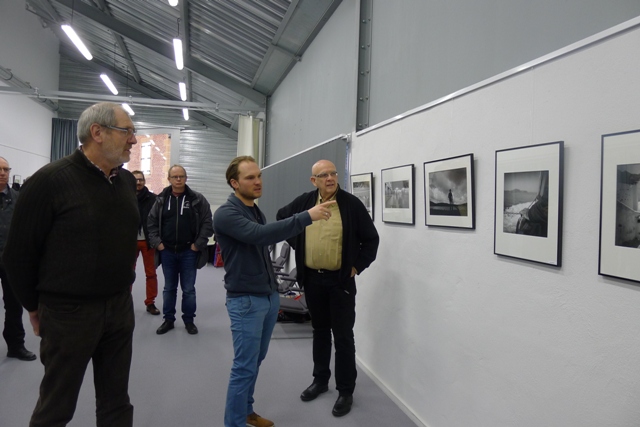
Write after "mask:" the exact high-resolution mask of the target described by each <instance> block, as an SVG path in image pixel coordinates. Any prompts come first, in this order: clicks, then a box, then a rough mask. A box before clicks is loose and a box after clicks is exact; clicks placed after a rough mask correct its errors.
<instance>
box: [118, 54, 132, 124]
mask: <svg viewBox="0 0 640 427" xmlns="http://www.w3.org/2000/svg"><path fill="white" fill-rule="evenodd" d="M114 49H115V47H114ZM126 95H127V97H129V67H127V92H126ZM122 108H124V109H125V111H126V112H127V113H129V115H130V116H135V115H136V113H134V112H133V108H131V106H129V104H127V103H126V102H123V103H122Z"/></svg>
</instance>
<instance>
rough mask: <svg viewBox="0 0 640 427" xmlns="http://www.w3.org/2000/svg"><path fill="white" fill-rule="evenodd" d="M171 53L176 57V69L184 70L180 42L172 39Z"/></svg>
mask: <svg viewBox="0 0 640 427" xmlns="http://www.w3.org/2000/svg"><path fill="white" fill-rule="evenodd" d="M173 52H174V54H175V56H176V68H178V70H182V69H183V68H184V59H183V58H182V40H180V39H173Z"/></svg>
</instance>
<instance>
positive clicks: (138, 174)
mask: <svg viewBox="0 0 640 427" xmlns="http://www.w3.org/2000/svg"><path fill="white" fill-rule="evenodd" d="M131 173H132V174H133V176H134V177H135V178H136V196H137V197H138V211H139V213H140V223H139V224H138V250H137V252H136V259H137V257H138V255H139V254H140V253H142V262H143V264H144V274H145V276H146V277H147V282H146V284H147V288H146V291H147V298H146V299H145V300H144V305H145V306H146V307H147V313H150V314H153V315H158V314H160V310H158V307H156V304H155V303H156V297H157V296H158V275H157V274H156V266H155V265H154V258H155V252H156V251H155V249H152V248H151V247H150V246H149V237H148V236H149V230H148V229H147V218H148V217H149V212H150V211H151V207H152V206H153V204H154V203H155V202H156V198H157V196H156V195H155V194H153V193H152V192H151V191H149V189H148V188H147V186H146V185H145V184H146V182H147V181H146V179H145V177H144V173H142V171H133V172H131Z"/></svg>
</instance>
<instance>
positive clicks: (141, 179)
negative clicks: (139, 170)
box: [136, 178, 144, 182]
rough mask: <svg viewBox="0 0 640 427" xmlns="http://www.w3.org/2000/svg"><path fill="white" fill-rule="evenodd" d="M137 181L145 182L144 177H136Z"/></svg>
mask: <svg viewBox="0 0 640 427" xmlns="http://www.w3.org/2000/svg"><path fill="white" fill-rule="evenodd" d="M136 182H144V178H136Z"/></svg>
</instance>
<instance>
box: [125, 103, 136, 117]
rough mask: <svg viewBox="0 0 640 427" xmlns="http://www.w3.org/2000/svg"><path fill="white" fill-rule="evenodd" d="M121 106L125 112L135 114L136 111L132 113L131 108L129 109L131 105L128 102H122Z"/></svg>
mask: <svg viewBox="0 0 640 427" xmlns="http://www.w3.org/2000/svg"><path fill="white" fill-rule="evenodd" d="M122 108H124V109H125V111H126V112H127V113H129V115H130V116H135V115H136V113H134V112H133V110H132V109H131V107H130V106H129V104H127V103H126V102H123V103H122Z"/></svg>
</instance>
